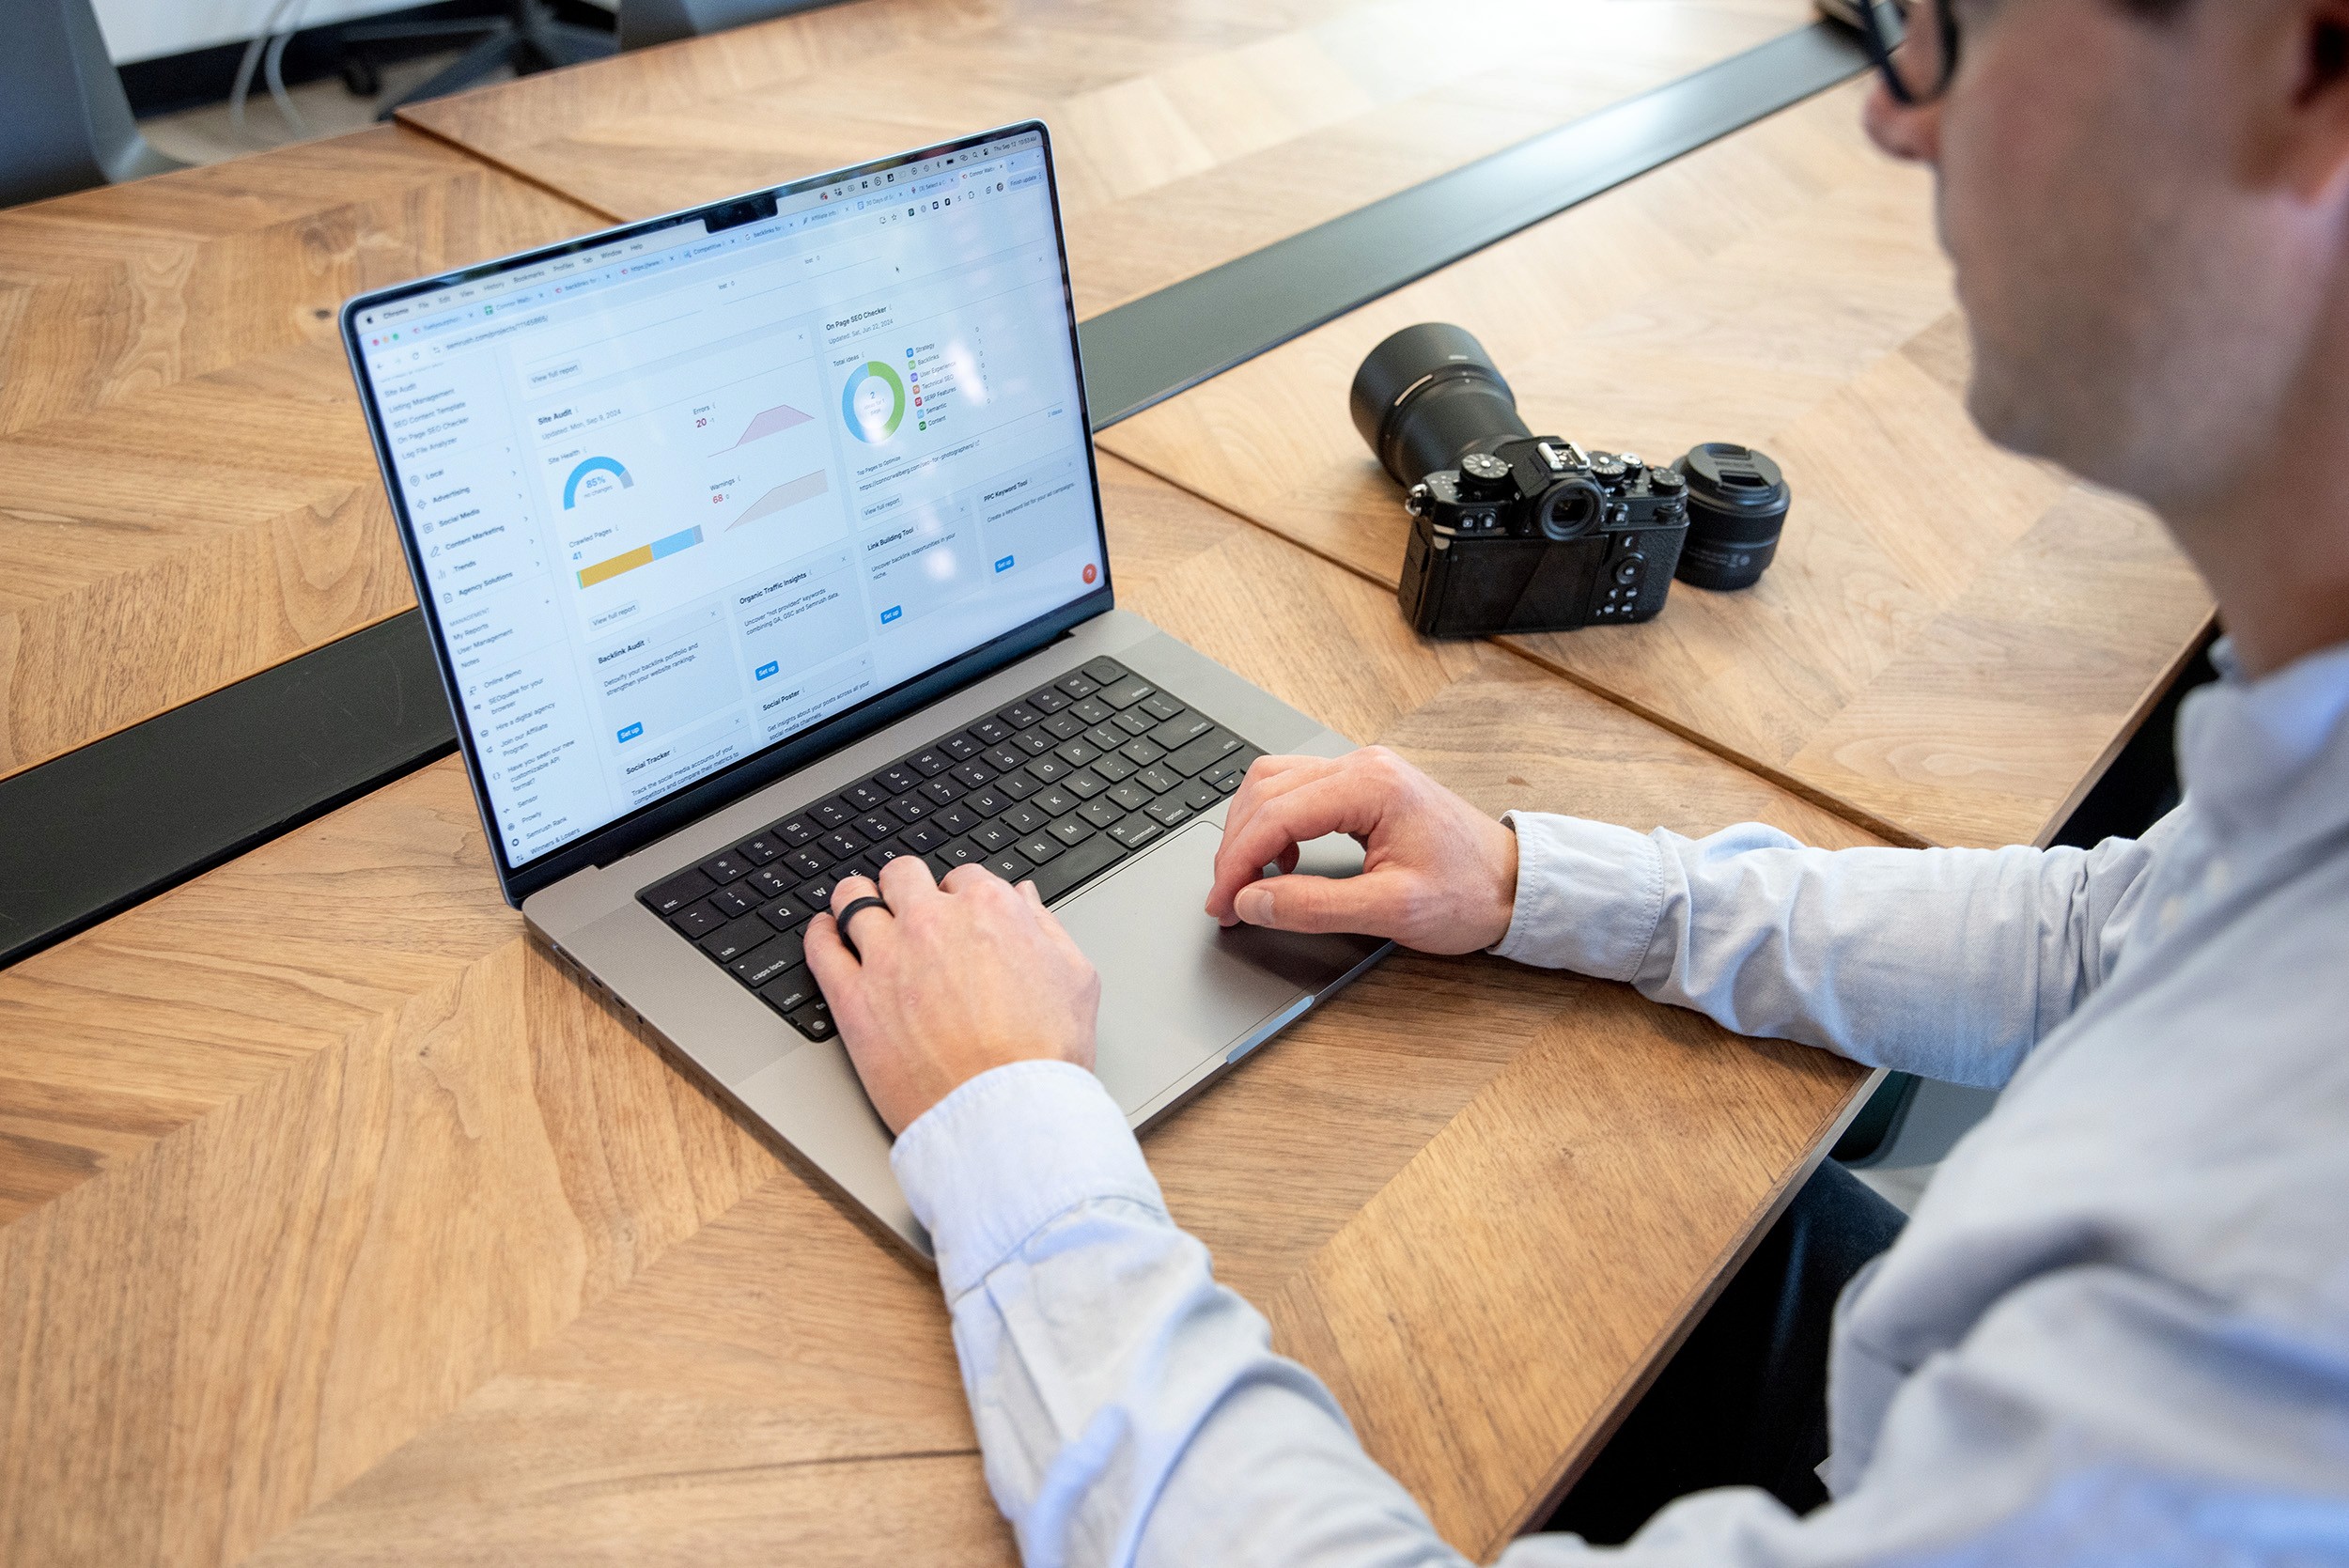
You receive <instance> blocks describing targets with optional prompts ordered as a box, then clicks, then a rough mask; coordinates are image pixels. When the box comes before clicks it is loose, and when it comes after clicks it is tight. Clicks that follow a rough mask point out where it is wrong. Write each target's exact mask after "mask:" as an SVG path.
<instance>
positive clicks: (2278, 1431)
mask: <svg viewBox="0 0 2349 1568" xmlns="http://www.w3.org/2000/svg"><path fill="white" fill-rule="evenodd" d="M894 1160H895V1164H896V1168H897V1172H898V1177H899V1180H900V1182H901V1183H902V1184H903V1186H904V1188H905V1191H906V1195H907V1197H908V1198H909V1200H910V1202H911V1203H912V1205H913V1209H914V1212H915V1214H916V1215H917V1216H919V1217H920V1219H922V1221H923V1223H924V1224H925V1225H926V1226H928V1227H929V1230H930V1234H931V1235H932V1237H933V1239H934V1240H935V1242H936V1244H937V1247H938V1257H939V1265H940V1274H941V1282H942V1283H943V1285H944V1287H945V1290H946V1294H947V1298H948V1301H949V1304H950V1306H951V1309H952V1312H953V1316H954V1333H955V1345H956V1350H957V1355H958V1357H959V1358H960V1360H961V1365H962V1375H963V1382H964V1387H965V1389H966V1391H967V1392H968V1394H969V1396H970V1401H971V1409H972V1416H973V1419H974V1421H975V1423H976V1426H977V1430H978V1436H979V1444H980V1448H981V1451H982V1452H983V1455H984V1459H985V1465H986V1472H987V1480H988V1487H989V1488H990V1490H991V1491H992V1493H993V1495H994V1498H995V1501H996V1504H997V1506H998V1507H1000V1508H1001V1509H1002V1510H1003V1514H1004V1516H1005V1517H1006V1518H1008V1519H1009V1520H1010V1521H1011V1524H1012V1528H1013V1529H1014V1531H1015V1533H1016V1534H1017V1536H1018V1539H1019V1549H1020V1554H1021V1557H1022V1560H1024V1561H1025V1562H1026V1563H1027V1564H1028V1568H1128V1565H1140V1568H1198V1565H1199V1564H1203V1563H1213V1564H1216V1565H1218V1568H1465V1564H1466V1561H1467V1560H1466V1559H1465V1558H1463V1557H1462V1556H1461V1555H1460V1554H1459V1553H1458V1552H1457V1551H1455V1549H1454V1548H1453V1547H1452V1546H1451V1545H1448V1544H1446V1543H1445V1542H1444V1541H1443V1540H1442V1539H1441V1538H1440V1537H1439V1536H1438V1535H1437V1534H1436V1532H1435V1530H1434V1529H1433V1528H1432V1527H1431V1526H1430V1524H1429V1523H1428V1520H1427V1517H1426V1515H1425V1514H1423V1512H1422V1511H1421V1510H1420V1508H1419V1507H1418V1505H1417V1504H1416V1503H1415V1502H1413V1501H1412V1499H1411V1498H1410V1496H1409V1494H1408V1493H1407V1492H1405V1491H1404V1490H1403V1488H1402V1487H1401V1486H1400V1485H1398V1484H1397V1483H1395V1481H1394V1480H1393V1478H1392V1477H1390V1476H1389V1475H1387V1474H1386V1473H1385V1472H1384V1471H1382V1470H1381V1469H1380V1468H1379V1467H1377V1465H1376V1464H1374V1463H1373V1462H1372V1461H1371V1459H1370V1458H1369V1456H1368V1455H1366V1454H1365V1453H1364V1452H1362V1450H1361V1446H1360V1444H1358V1443H1357V1442H1356V1441H1355V1438H1354V1436H1353V1433H1352V1431H1351V1429H1350V1428H1349V1427H1348V1425H1347V1423H1346V1418H1345V1416H1344V1415H1343V1414H1342V1413H1341V1412H1340V1411H1339V1409H1338V1407H1337V1405H1336V1404H1335V1403H1334V1402H1333V1401H1332V1400H1331V1399H1330V1395H1329V1393H1328V1392H1327V1391H1326V1390H1325V1389H1323V1388H1322V1386H1321V1384H1320V1383H1319V1381H1318V1380H1317V1379H1315V1377H1314V1376H1313V1374H1311V1373H1309V1372H1307V1371H1306V1370H1305V1369H1304V1368H1302V1367H1300V1366H1299V1365H1298V1364H1297V1363H1295V1362H1293V1361H1290V1360H1287V1359H1285V1358H1282V1357H1280V1356H1277V1355H1274V1354H1273V1353H1272V1350H1271V1348H1270V1335H1269V1333H1268V1327H1267V1325H1266V1323H1265V1320H1264V1319H1263V1317H1262V1316H1260V1315H1259V1314H1258V1313H1257V1312H1255V1311H1254V1310H1253V1309H1252V1308H1251V1307H1250V1306H1249V1305H1248V1304H1247V1303H1246V1302H1245V1301H1243V1300H1241V1299H1240V1297H1239V1296H1237V1295H1236V1294H1235V1293H1234V1292H1232V1291H1230V1290H1228V1289H1226V1288H1224V1287H1223V1286H1221V1285H1220V1284H1218V1283H1217V1282H1216V1281H1215V1278H1214V1274H1213V1271H1212V1270H1211V1268H1210V1267H1209V1265H1208V1259H1207V1254H1206V1249H1205V1248H1203V1247H1202V1246H1200V1244H1199V1243H1198V1242H1197V1241H1196V1240H1194V1239H1193V1238H1191V1237H1190V1236H1189V1235H1187V1234H1184V1233H1183V1232H1182V1231H1181V1230H1179V1229H1178V1228H1177V1227H1176V1226H1175V1224H1174V1222H1173V1221H1172V1220H1171V1219H1169V1218H1168V1216H1167V1213H1166V1209H1165V1206H1164V1204H1163V1203H1162V1202H1161V1201H1160V1199H1159V1192H1158V1187H1157V1184H1156V1183H1155V1182H1154V1181H1153V1180H1152V1179H1151V1176H1150V1172H1149V1170H1148V1168H1147V1167H1146V1166H1145V1165H1144V1164H1143V1158H1142V1152H1141V1150H1140V1148H1139V1147H1138V1146H1137V1145H1136V1143H1135V1141H1134V1139H1133V1136H1132V1134H1131V1133H1130V1132H1128V1130H1127V1127H1126V1125H1125V1119H1124V1117H1123V1116H1122V1115H1121V1114H1120V1113H1119V1112H1118V1110H1117V1107H1116V1105H1115V1103H1114V1102H1113V1101H1112V1100H1111V1098H1110V1096H1109V1095H1108V1094H1107V1093H1106V1092H1105V1091H1104V1090H1103V1089H1102V1088H1101V1087H1100V1085H1099V1083H1098V1082H1097V1080H1096V1079H1094V1078H1093V1077H1092V1075H1091V1074H1089V1073H1086V1072H1085V1071H1083V1070H1082V1069H1081V1068H1078V1067H1073V1066H1069V1065H1066V1064H1065V1063H1041V1062H1037V1063H1019V1064H1016V1065H1012V1066H1006V1067H999V1068H996V1069H995V1070H994V1071H992V1072H989V1073H987V1074H984V1075H982V1076H981V1077H979V1078H977V1079H972V1081H971V1082H969V1083H967V1084H965V1085H964V1086H963V1087H962V1088H960V1089H958V1090H957V1091H956V1092H955V1093H954V1094H951V1095H949V1096H948V1097H947V1098H946V1099H945V1100H943V1101H941V1103H940V1104H939V1105H938V1106H937V1107H935V1108H934V1109H932V1110H930V1111H929V1112H928V1113H927V1114H926V1115H925V1116H923V1117H922V1118H920V1119H919V1120H917V1121H916V1122H915V1123H914V1124H913V1125H912V1126H910V1127H909V1128H907V1130H906V1133H905V1135H904V1137H902V1138H901V1139H900V1140H899V1141H898V1142H897V1146H896V1153H895V1155H894ZM2216 1312H2217V1309H2215V1308H2213V1307H2212V1306H2211V1304H2210V1303H2207V1302H2203V1301H2199V1300H2192V1299H2186V1298H2185V1297H2184V1296H2182V1295H2180V1294H2179V1293H2174V1292H2170V1291H2168V1290H2166V1289H2165V1288H2163V1287H2162V1286H2160V1285H2159V1284H2158V1283H2157V1282H2155V1281H2147V1280H2145V1279H2143V1278H2142V1277H2132V1276H2128V1275H2126V1274H2124V1273H2123V1271H2120V1270H2116V1269H2110V1268H2105V1267H2098V1266H2094V1265H2088V1266H2082V1267H2075V1268H2068V1269H2063V1270H2061V1271H2058V1272H2056V1273H2053V1274H2050V1275H2047V1276H2044V1277H2042V1278H2041V1279H2039V1280H2037V1281H2032V1282H2030V1283H2029V1284H2027V1285H2026V1286H2025V1287H2024V1288H2022V1289H2020V1290H2018V1291H2016V1292H2015V1293H2014V1294H2013V1296H2011V1297H2010V1298H2009V1299H2007V1300H2005V1301H2003V1302H2001V1303H1999V1304H1998V1305H1997V1306H1994V1307H1993V1309H1992V1310H1991V1312H1989V1313H1988V1314H1986V1316H1985V1319H1984V1320H1983V1323H1982V1324H1981V1325H1980V1326H1978V1327H1977V1329H1976V1331H1975V1333H1974V1334H1972V1335H1971V1336H1969V1337H1968V1340H1967V1342H1966V1343H1964V1344H1962V1345H1961V1346H1959V1347H1957V1348H1956V1349H1955V1350H1954V1351H1952V1352H1951V1353H1948V1354H1945V1355H1942V1356H1939V1357H1937V1358H1934V1360H1933V1362H1932V1363H1931V1364H1929V1365H1928V1366H1927V1367H1925V1368H1923V1369H1921V1371H1919V1372H1918V1373H1917V1374H1915V1375H1914V1376H1913V1377H1911V1378H1910V1379H1909V1380H1908V1381H1907V1383H1906V1385H1905V1386H1904V1388H1903V1389H1902V1390H1901V1391H1900V1393H1899V1394H1898V1396H1897V1397H1896V1399H1895V1400H1894V1402H1893V1404H1892V1405H1891V1407H1890V1411H1889V1414H1888V1420H1887V1422H1886V1426H1885V1431H1884V1434H1883V1436H1882V1440H1881V1441H1880V1442H1879V1444H1878V1445H1877V1448H1876V1451H1875V1454H1874V1456H1873V1457H1872V1459H1871V1460H1870V1462H1869V1465H1868V1467H1867V1469H1866V1471H1865V1473H1864V1474H1863V1475H1862V1476H1861V1477H1860V1478H1859V1483H1858V1484H1857V1485H1856V1486H1855V1487H1854V1488H1853V1489H1852V1490H1851V1491H1850V1492H1849V1493H1847V1494H1846V1495H1844V1496H1842V1497H1840V1498H1838V1500H1837V1501H1836V1502H1834V1503H1832V1504H1830V1505H1829V1506H1828V1507H1826V1508H1823V1509H1820V1510H1818V1511H1817V1512H1815V1513H1813V1514H1810V1515H1808V1516H1806V1517H1802V1518H1797V1517H1796V1516H1795V1515H1793V1514H1789V1513H1788V1512H1787V1511H1786V1510H1785V1509H1784V1508H1782V1507H1781V1506H1780V1505H1779V1504H1778V1503H1777V1502H1776V1501H1775V1500H1774V1499H1772V1498H1770V1497H1769V1496H1767V1495H1766V1494H1765V1493H1762V1492H1759V1491H1755V1490H1752V1489H1750V1488H1731V1489H1724V1490H1720V1491H1715V1492H1706V1493H1699V1494H1696V1495H1694V1496H1692V1497H1689V1498H1683V1499H1681V1500H1680V1501H1678V1502H1676V1503H1674V1504H1672V1506H1671V1507H1669V1508H1667V1509H1665V1510H1664V1511H1663V1512H1662V1513H1660V1514H1657V1516H1656V1518H1655V1519H1654V1520H1652V1521H1650V1523H1649V1524H1648V1525H1647V1527H1646V1528H1645V1529H1642V1530H1641V1533H1640V1534H1639V1535H1638V1536H1636V1537H1634V1538H1633V1540H1632V1541H1631V1542H1630V1543H1628V1544H1627V1545H1625V1546H1623V1547H1621V1548H1612V1549H1600V1548H1595V1547H1592V1546H1589V1545H1585V1544H1584V1543H1583V1542H1581V1541H1579V1539H1577V1538H1575V1537H1573V1536H1566V1535H1533V1536H1527V1537H1524V1538H1522V1539H1520V1540H1518V1541H1517V1542H1515V1543H1513V1544H1512V1545H1510V1546H1509V1548H1508V1549H1507V1550H1506V1551H1504V1552H1503V1553H1502V1554H1501V1558H1500V1559H1499V1562H1500V1564H1501V1568H1564V1565H1567V1564H1592V1563H1608V1564H1616V1565H1618V1568H1829V1565H1835V1568H1854V1565H1868V1564H1883V1565H1886V1568H1890V1565H1892V1564H1896V1563H1897V1564H1901V1565H1904V1568H1917V1565H1922V1564H1947V1565H1951V1568H1957V1565H1966V1568H1975V1565H1980V1568H1990V1565H1992V1564H2005V1563H2013V1562H2045V1563H2072V1562H2077V1563H2083V1564H2085V1563H2104V1562H2123V1561H2128V1562H2139V1561H2163V1562H2167V1561H2179V1562H2185V1561H2244V1562H2251V1561H2260V1562H2267V1561H2274V1562H2279V1563H2283V1562H2300V1561H2308V1562H2311V1563H2313V1562H2316V1561H2319V1560H2323V1561H2335V1560H2339V1559H2338V1558H2337V1557H2336V1556H2334V1555H2331V1554H2333V1553H2336V1552H2338V1551H2339V1550H2340V1549H2341V1546H2342V1545H2343V1544H2344V1543H2345V1542H2349V1513H2344V1511H2343V1509H2342V1507H2341V1503H2340V1501H2339V1498H2338V1496H2337V1495H2335V1494H2333V1493H2331V1492H2329V1491H2328V1489H2327V1488H2328V1485H2329V1483H2330V1481H2331V1479H2332V1477H2331V1472H2330V1470H2329V1469H2328V1467H2329V1466H2330V1465H2331V1464H2332V1463H2333V1462H2334V1461H2333V1459H2332V1456H2331V1453H2330V1451H2329V1450H2328V1449H2327V1446H2326V1445H2327V1443H2328V1442H2330V1440H2331V1439H2330V1438H2328V1437H2327V1436H2325V1434H2326V1433H2327V1432H2330V1431H2332V1430H2334V1428H2333V1427H2329V1426H2327V1425H2326V1423H2327V1422H2328V1421H2333V1422H2337V1413H2338V1406H2337V1404H2335V1403H2332V1402H2335V1401H2337V1400H2338V1397H2339V1392H2338V1388H2337V1386H2336V1384H2337V1382H2338V1377H2337V1375H2336V1374H2337V1369H2333V1370H2330V1371H2326V1372H2324V1373H2319V1372H2318V1371H2317V1370H2316V1369H2313V1368H2311V1367H2310V1366H2309V1365H2308V1364H2307V1361H2306V1358H2305V1357H2298V1358H2296V1359H2295V1353H2294V1351H2293V1347H2292V1346H2291V1344H2290V1343H2289V1341H2288V1340H2286V1339H2284V1338H2281V1337H2272V1336H2271V1337H2263V1336H2261V1335H2259V1334H2256V1333H2253V1332H2248V1331H2246V1330H2245V1328H2244V1327H2243V1326H2241V1325H2235V1326H2232V1327H2231V1326H2230V1325H2228V1324H2226V1323H2222V1322H2216V1321H2211V1319H2212V1318H2213V1317H2214V1315H2215V1313H2216ZM2214 1344H2217V1345H2219V1346H2221V1347H2223V1351H2224V1353H2223V1354H2220V1355H2216V1356H2214V1354H2213V1353H2212V1349H2211V1347H2212V1346H2213V1345H2214ZM2328 1379H2330V1381H2328ZM2279 1389H2280V1390H2283V1397H2279ZM2295 1390H2296V1391H2295ZM2181 1408H2183V1409H2185V1410H2190V1411H2192V1412H2193V1415H2192V1417H2191V1419H2181V1413H2180V1412H2181ZM2214 1455H2217V1456H2232V1463H2216V1462H2214V1460H2213V1456H2214ZM2295 1554H2298V1555H2295Z"/></svg>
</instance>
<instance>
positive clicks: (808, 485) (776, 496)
mask: <svg viewBox="0 0 2349 1568" xmlns="http://www.w3.org/2000/svg"><path fill="white" fill-rule="evenodd" d="M831 488H832V480H831V478H830V476H829V475H827V474H825V473H824V471H823V470H822V469H820V468H819V469H817V471H816V472H815V473H813V474H801V475H800V476H799V477H798V478H797V479H786V480H785V481H784V482H783V483H782V484H780V485H777V486H776V487H774V489H770V490H769V491H768V492H767V493H766V494H764V495H762V496H760V497H759V498H758V499H757V500H756V501H754V502H752V503H751V504H750V505H747V506H745V507H743V508H742V515H741V516H740V517H739V518H736V519H735V520H733V521H732V522H729V523H727V524H726V526H725V529H724V532H726V533H729V534H731V533H733V532H734V531H735V530H736V529H738V528H739V527H741V526H742V525H743V524H744V523H746V522H756V521H757V520H759V519H761V518H770V517H773V516H774V515H775V514H776V513H777V512H783V511H788V510H789V509H790V508H792V507H794V506H797V505H801V503H802V502H808V501H813V500H815V499H816V498H817V496H819V495H822V494H823V493H824V492H825V491H827V490H829V489H831Z"/></svg>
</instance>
